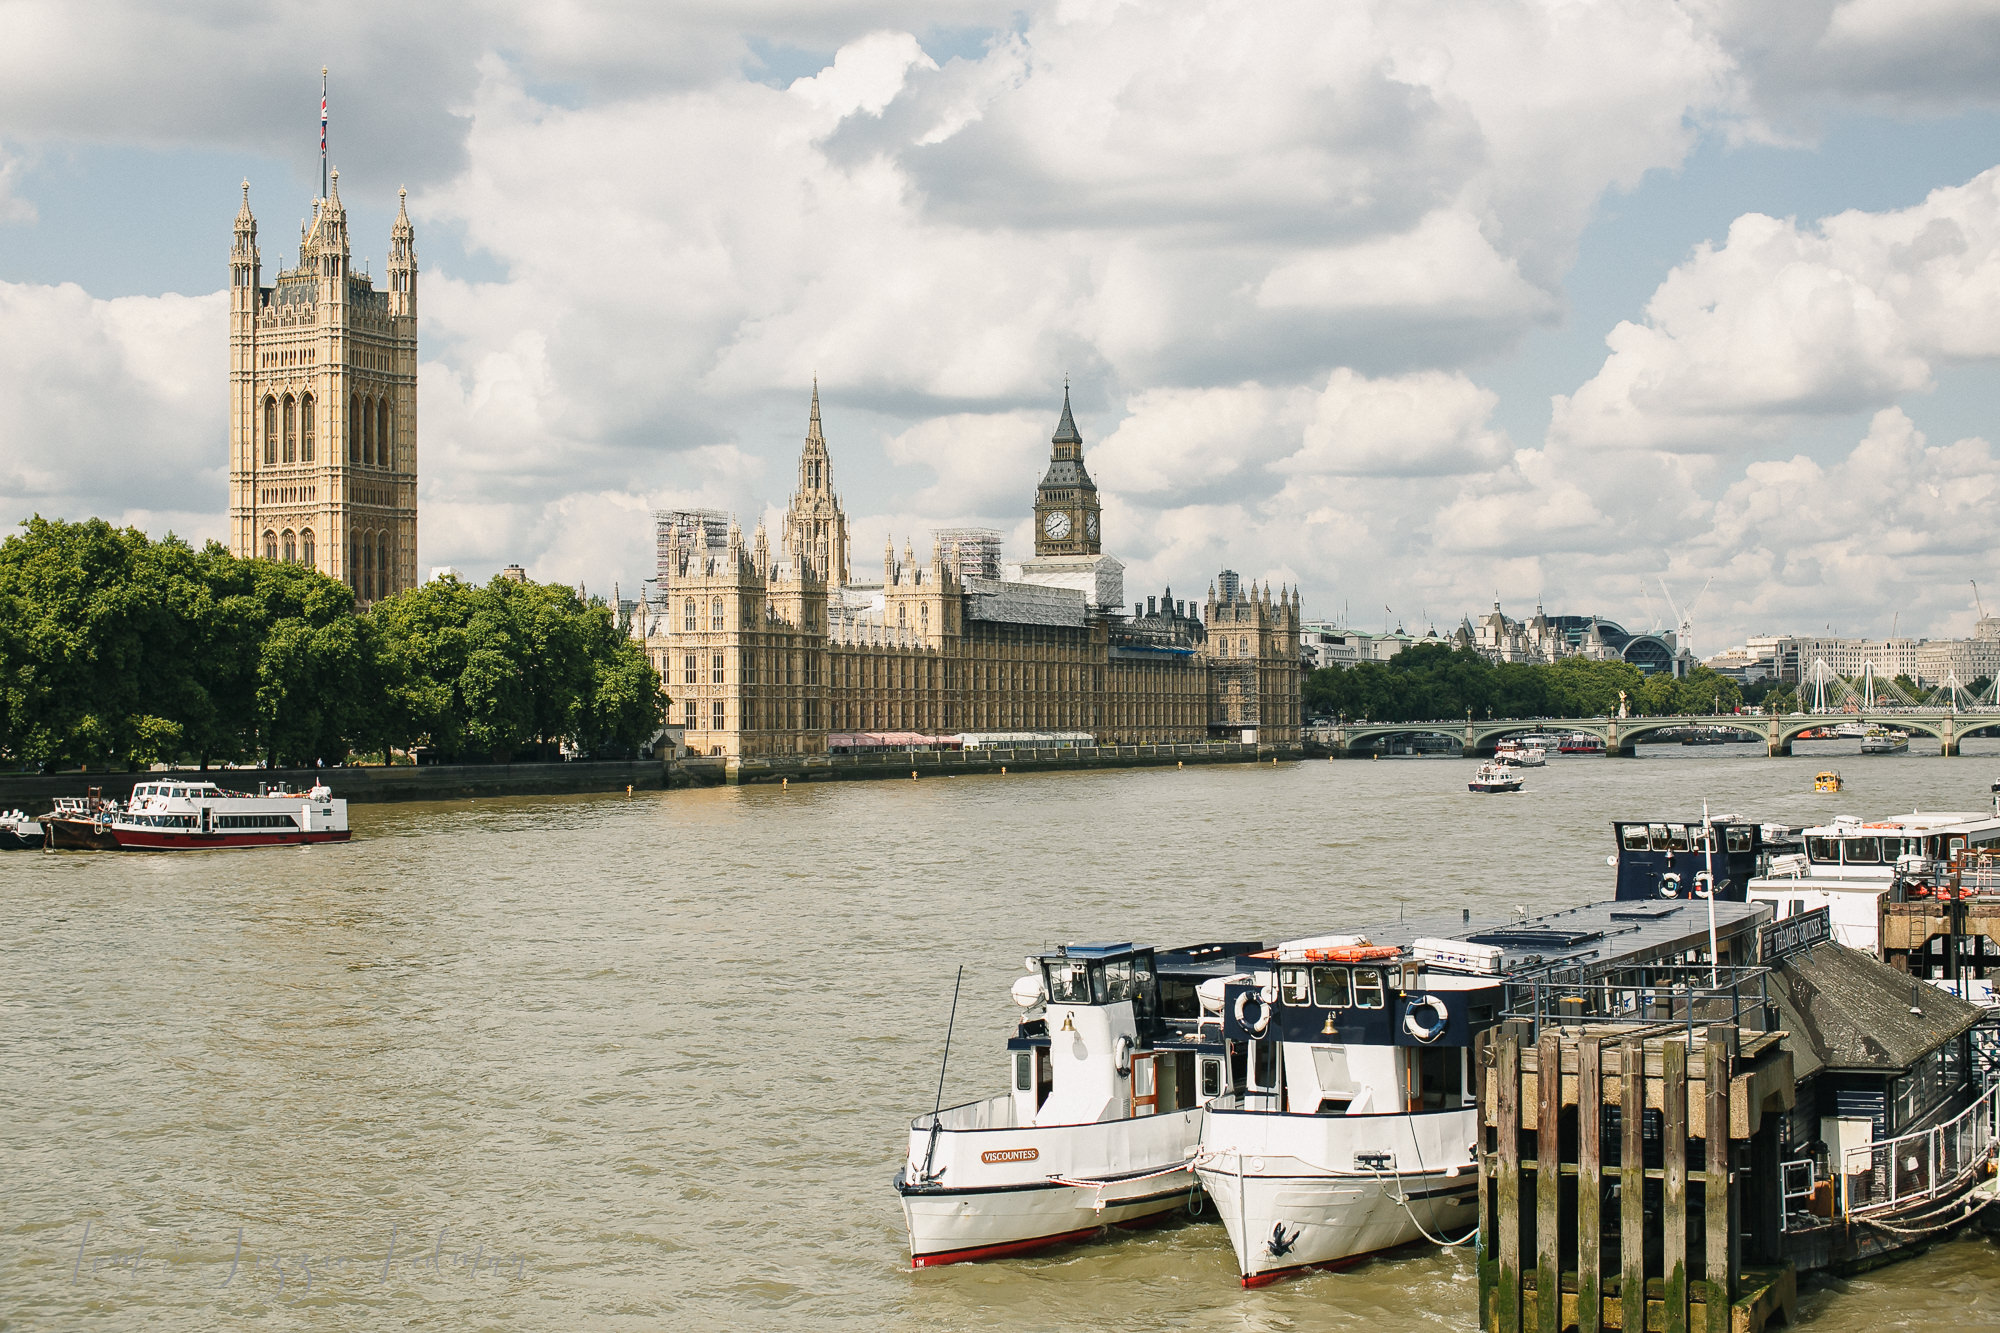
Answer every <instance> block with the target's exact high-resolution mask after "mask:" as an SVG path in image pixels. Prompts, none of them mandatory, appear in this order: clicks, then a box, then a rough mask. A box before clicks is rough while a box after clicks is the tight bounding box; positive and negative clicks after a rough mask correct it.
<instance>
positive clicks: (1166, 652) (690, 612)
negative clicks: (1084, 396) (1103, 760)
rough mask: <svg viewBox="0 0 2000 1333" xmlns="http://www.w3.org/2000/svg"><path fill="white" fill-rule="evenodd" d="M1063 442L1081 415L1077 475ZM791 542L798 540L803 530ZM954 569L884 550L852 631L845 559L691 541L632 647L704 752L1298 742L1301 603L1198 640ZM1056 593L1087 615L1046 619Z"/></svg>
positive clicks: (939, 556)
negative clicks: (1253, 737) (864, 735)
mask: <svg viewBox="0 0 2000 1333" xmlns="http://www.w3.org/2000/svg"><path fill="white" fill-rule="evenodd" d="M1064 434H1068V435H1070V436H1072V437H1074V435H1075V427H1074V425H1073V424H1072V423H1071V422H1070V420H1069V415H1068V413H1067V411H1065V413H1064V423H1063V428H1062V429H1059V430H1058V432H1057V439H1056V440H1055V441H1054V443H1055V444H1056V446H1057V449H1058V450H1059V451H1062V450H1065V449H1066V448H1075V449H1076V450H1077V452H1076V453H1075V454H1074V455H1073V457H1075V458H1076V459H1078V460H1079V461H1080V457H1081V452H1080V447H1079V444H1080V442H1077V441H1074V440H1073V439H1072V440H1069V441H1065V440H1064V439H1063V438H1062V436H1063V435H1064ZM815 455H817V456H818V459H819V460H820V461H821V462H822V463H823V462H824V457H825V442H824V440H823V439H822V438H820V430H819V421H818V414H817V411H815V413H814V416H813V421H812V426H811V428H810V429H809V432H808V437H807V445H806V456H807V460H808V461H812V460H813V459H814V456H815ZM1059 459H1060V455H1059ZM801 475H802V495H801V496H800V497H795V498H794V502H793V507H792V514H793V515H794V516H796V515H798V514H799V513H800V511H801V509H802V508H803V507H805V506H806V505H811V504H813V503H814V501H813V497H812V496H810V495H806V494H804V492H805V491H806V490H807V489H809V488H808V487H807V486H806V485H804V484H803V483H804V482H807V481H810V480H811V479H812V478H811V474H810V473H809V472H807V471H805V470H803V469H802V474H801ZM825 475H826V474H825V473H824V471H822V472H821V473H820V474H819V476H820V477H821V478H824V477H825ZM1092 498H1093V499H1094V496H1093V497H1092ZM802 502H803V503H802ZM815 507H819V508H822V509H824V508H825V506H824V505H816V506H815ZM1094 508H1095V507H1094V505H1093V506H1090V508H1088V509H1085V510H1084V512H1085V513H1086V514H1093V513H1094ZM831 512H837V510H834V511H831ZM842 526H843V528H844V522H843V524H842ZM1094 526H1095V525H1094V524H1088V525H1086V529H1085V530H1086V532H1088V533H1089V536H1088V537H1087V538H1086V540H1090V541H1091V542H1092V544H1093V545H1094V544H1095V543H1094V538H1095V535H1096V534H1095V532H1094V531H1092V529H1094ZM787 527H788V531H787V537H788V539H790V538H791V537H792V534H793V533H795V532H797V531H798V527H797V520H796V517H793V518H788V522H787ZM1073 530H1074V529H1073V528H1072V531H1073ZM841 535H842V538H843V541H844V536H845V534H844V531H843V532H842V534H841ZM1067 535H1068V534H1065V536H1067ZM787 545H788V546H793V545H794V543H793V541H791V540H788V541H787ZM805 549H806V550H807V551H811V552H813V553H814V554H815V555H816V553H817V550H818V549H819V547H818V544H817V543H816V542H815V543H813V544H812V545H810V546H806V547H805ZM828 550H829V555H831V543H829V546H828ZM954 556H955V553H954V552H949V551H945V550H943V549H941V548H938V547H933V549H932V551H931V555H930V559H929V560H928V562H922V563H920V562H919V561H918V560H917V558H916V556H915V553H914V551H913V550H912V548H911V547H910V546H909V545H908V544H905V546H904V548H903V552H902V555H901V557H900V558H898V556H897V554H896V552H895V551H894V550H893V549H890V550H887V551H885V552H884V554H883V566H882V587H881V606H880V611H879V614H878V615H875V616H869V617H856V616H854V615H851V614H844V613H842V611H841V602H840V600H839V598H838V596H837V595H834V596H830V594H829V575H830V574H833V573H834V571H835V570H838V565H837V564H834V562H833V561H831V560H829V561H827V562H826V563H825V564H822V562H821V561H820V560H819V559H817V558H808V559H803V560H802V559H800V558H798V557H797V556H796V555H795V556H794V558H793V559H791V560H783V559H776V558H774V557H773V554H772V552H771V549H770V545H769V542H768V539H767V537H766V535H765V533H764V531H763V529H762V527H761V526H760V527H759V528H758V530H757V532H756V534H755V536H754V538H753V539H752V541H751V542H749V543H747V544H746V543H745V541H744V539H743V534H742V530H741V529H740V528H739V527H737V526H736V525H735V524H731V525H730V529H729V535H728V539H727V542H726V544H724V545H721V546H717V545H715V544H712V543H711V542H710V541H709V539H708V538H707V536H706V534H704V533H703V532H701V531H700V530H699V529H689V530H682V529H676V530H675V531H674V533H673V534H672V535H671V536H670V537H669V539H668V547H667V556H666V561H665V567H664V571H663V573H662V575H661V581H660V591H659V593H658V595H657V596H656V598H655V599H654V600H653V601H652V602H650V603H649V604H647V605H645V606H643V607H641V608H640V611H639V614H638V617H637V619H636V621H635V624H634V632H635V634H637V635H638V637H640V638H642V639H643V640H644V641H645V643H646V647H647V651H648V653H649V654H650V655H651V657H652V660H653V663H654V666H655V667H656V668H657V669H658V670H659V672H660V675H661V677H662V679H663V681H664V683H665V685H666V690H667V693H668V695H669V696H670V697H671V698H672V699H673V701H674V703H673V710H674V711H673V714H672V717H671V720H672V721H673V722H676V723H678V724H680V725H682V726H683V727H684V728H685V729H686V744H687V746H688V748H689V749H690V750H691V751H692V752H693V753H695V754H709V755H723V756H727V757H731V758H771V757H777V756H783V755H799V754H822V753H825V752H826V749H827V738H828V736H829V735H830V734H841V733H852V732H866V731H913V732H920V733H925V734H930V735H939V734H943V735H950V734H955V733H958V732H1005V731H1081V732H1088V733H1090V734H1091V735H1093V736H1095V737H1096V738H1097V739H1098V740H1099V741H1101V742H1104V743H1106V744H1122V745H1140V744H1164V743H1175V742H1187V741H1200V740H1206V739H1209V738H1210V737H1211V736H1213V737H1216V738H1219V739H1229V740H1236V739H1240V738H1241V736H1242V733H1243V732H1244V731H1245V730H1249V729H1254V731H1255V732H1256V734H1257V738H1258V739H1259V740H1260V741H1263V742H1265V743H1275V744H1281V745H1285V744H1293V743H1296V742H1297V740H1298V738H1299V687H1300V684H1301V673H1300V669H1299V655H1298V635H1299V600H1298V595H1297V594H1296V593H1284V592H1280V593H1277V594H1272V593H1271V592H1270V591H1269V590H1268V589H1267V590H1265V591H1264V592H1262V593H1259V592H1258V591H1256V590H1255V589H1254V588H1252V589H1251V590H1250V591H1249V592H1247V593H1243V592H1237V593H1236V594H1235V595H1234V596H1224V597H1218V596H1217V595H1216V594H1215V593H1214V591H1213V590H1211V592H1210V594H1209V600H1208V607H1207V612H1208V619H1209V625H1208V633H1207V635H1206V638H1205V639H1203V638H1200V637H1198V636H1197V635H1193V634H1188V633H1178V634H1172V633H1160V632H1156V631H1154V630H1152V629H1148V628H1144V627H1141V626H1138V625H1136V624H1127V623H1125V622H1123V621H1122V619H1121V618H1119V617H1114V616H1112V615H1108V614H1105V613H1103V612H1101V611H1097V612H1091V613H1089V614H1085V613H1084V609H1083V607H1084V603H1083V600H1082V595H1081V594H1078V593H1065V592H1063V591H1061V590H1052V589H1046V588H1040V587H1024V586H1023V585H1015V584H1004V583H1001V582H999V581H998V580H990V579H978V578H969V577H965V576H962V575H961V573H960V571H959V568H958V563H957V561H956V560H955V558H954ZM1010 590H1011V591H1012V592H1015V593H1018V594H1020V596H1018V597H1013V596H1010V595H1009V594H1010ZM1065 596H1067V597H1068V598H1069V599H1070V600H1069V601H1068V602H1064V601H1063V598H1064V597H1065ZM1038 598H1039V599H1041V600H1039V601H1038V600H1037V599H1038ZM1051 598H1053V599H1054V601H1055V603H1056V604H1057V606H1058V611H1059V612H1060V610H1061V609H1062V608H1063V607H1073V609H1074V612H1075V614H1073V615H1068V616H1065V615H1062V614H1054V615H1051V614H1048V613H1047V611H1048V607H1049V605H1050V601H1049V599H1051ZM1187 623H1189V624H1192V622H1191V621H1189V622H1187ZM1196 628H1198V626H1197V627H1196Z"/></svg>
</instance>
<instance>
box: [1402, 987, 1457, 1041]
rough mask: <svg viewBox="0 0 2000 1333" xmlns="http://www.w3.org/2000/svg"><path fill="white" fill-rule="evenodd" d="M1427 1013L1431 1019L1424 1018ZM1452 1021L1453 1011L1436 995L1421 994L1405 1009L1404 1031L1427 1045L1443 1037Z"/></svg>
mask: <svg viewBox="0 0 2000 1333" xmlns="http://www.w3.org/2000/svg"><path fill="white" fill-rule="evenodd" d="M1425 1014H1428V1015H1429V1017H1430V1021H1428V1022H1426V1021H1425V1020H1424V1017H1423V1015H1425ZM1450 1022H1451V1011H1450V1010H1449V1009H1446V1008H1445V1007H1444V1001H1443V1000H1440V999H1439V998H1438V997H1437V996H1435V995H1421V996H1419V997H1417V998H1416V999H1414V1000H1412V1001H1410V1005H1409V1008H1407V1009H1405V1010H1404V1011H1403V1031H1405V1032H1407V1033H1409V1034H1410V1035H1411V1036H1412V1037H1415V1038H1416V1039H1417V1040H1418V1041H1420V1042H1423V1043H1424V1044H1425V1045H1429V1044H1430V1043H1431V1042H1434V1041H1436V1040H1437V1039H1438V1038H1439V1037H1442V1036H1443V1035H1444V1030H1445V1027H1446V1025H1447V1024H1449V1023H1450Z"/></svg>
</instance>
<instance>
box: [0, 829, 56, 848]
mask: <svg viewBox="0 0 2000 1333" xmlns="http://www.w3.org/2000/svg"><path fill="white" fill-rule="evenodd" d="M48 836H49V835H48V834H47V833H45V832H43V831H42V830H41V828H39V827H36V829H35V831H34V832H33V833H23V832H21V831H19V830H18V829H15V828H11V827H8V826H5V825H0V852H25V851H29V850H31V849H33V848H36V847H40V846H41V845H42V844H43V843H44V842H46V841H47V840H48Z"/></svg>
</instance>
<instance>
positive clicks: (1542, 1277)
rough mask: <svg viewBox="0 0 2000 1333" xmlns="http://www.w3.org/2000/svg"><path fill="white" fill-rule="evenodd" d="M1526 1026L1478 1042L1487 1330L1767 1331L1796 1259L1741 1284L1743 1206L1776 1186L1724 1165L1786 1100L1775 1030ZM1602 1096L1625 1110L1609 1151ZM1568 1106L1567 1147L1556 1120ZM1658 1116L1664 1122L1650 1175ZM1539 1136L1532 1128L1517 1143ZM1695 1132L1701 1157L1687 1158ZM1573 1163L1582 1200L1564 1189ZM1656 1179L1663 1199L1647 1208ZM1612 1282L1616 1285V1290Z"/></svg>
mask: <svg viewBox="0 0 2000 1333" xmlns="http://www.w3.org/2000/svg"><path fill="white" fill-rule="evenodd" d="M1525 1028H1526V1025H1525V1024H1513V1023H1509V1024H1505V1025H1503V1026H1502V1027H1500V1028H1498V1029H1496V1030H1494V1031H1493V1032H1492V1033H1491V1034H1488V1035H1487V1036H1485V1037H1484V1038H1483V1039H1482V1041H1481V1043H1480V1045H1479V1046H1478V1047H1477V1050H1478V1054H1479V1060H1478V1067H1479V1088H1478V1098H1479V1105H1480V1108H1481V1109H1480V1116H1481V1120H1480V1128H1479V1143H1480V1149H1481V1151H1480V1180H1479V1188H1480V1219H1481V1228H1482V1234H1481V1237H1480V1252H1479V1253H1480V1268H1479V1293H1480V1296H1479V1299H1480V1324H1481V1326H1482V1328H1484V1329H1486V1330H1488V1333H1567V1330H1569V1329H1572V1328H1574V1329H1576V1330H1577V1333H1605V1330H1607V1329H1611V1328H1617V1329H1620V1330H1625V1331H1629V1333H1725V1330H1728V1331H1730V1333H1737V1331H1739V1330H1740V1331H1741V1333H1758V1330H1761V1329H1762V1328H1763V1326H1764V1323H1765V1320H1766V1319H1767V1318H1769V1317H1770V1316H1771V1315H1773V1314H1774V1313H1778V1312H1780V1311H1783V1312H1785V1313H1789V1307H1790V1305H1791V1304H1792V1301H1793V1299H1794V1298H1791V1297H1788V1296H1786V1295H1785V1294H1784V1293H1785V1292H1787V1291H1789V1290H1790V1288H1789V1287H1788V1286H1787V1285H1786V1283H1787V1282H1788V1280H1789V1271H1790V1270H1789V1269H1782V1268H1781V1269H1771V1270H1758V1271H1757V1272H1756V1274H1755V1280H1751V1279H1750V1278H1746V1277H1745V1276H1744V1273H1743V1269H1742V1255H1741V1254H1740V1252H1739V1249H1738V1239H1737V1235H1738V1232H1739V1230H1740V1229H1741V1226H1742V1225H1743V1222H1744V1219H1745V1218H1746V1217H1750V1216H1762V1215H1763V1212H1762V1204H1763V1202H1764V1196H1765V1195H1767V1194H1770V1193H1771V1192H1772V1191H1774V1190H1776V1189H1777V1188H1778V1182H1777V1181H1776V1179H1775V1178H1769V1179H1767V1178H1765V1177H1766V1176H1768V1174H1769V1173H1768V1172H1767V1173H1764V1175H1757V1174H1756V1171H1757V1168H1756V1167H1755V1166H1754V1164H1753V1165H1752V1167H1751V1168H1750V1170H1749V1171H1746V1172H1741V1173H1736V1172H1732V1170H1731V1165H1732V1163H1734V1162H1735V1161H1736V1160H1737V1159H1738V1157H1739V1155H1740V1151H1741V1149H1742V1148H1743V1147H1744V1145H1746V1144H1747V1143H1748V1142H1749V1141H1750V1139H1751V1138H1752V1137H1753V1136H1754V1135H1755V1134H1756V1133H1757V1132H1758V1130H1759V1124H1760V1122H1761V1120H1762V1118H1763V1115H1764V1114H1765V1113H1766V1112H1767V1111H1768V1110H1769V1109H1770V1108H1771V1107H1772V1106H1774V1105H1775V1106H1778V1107H1781V1108H1782V1106H1784V1105H1786V1104H1789V1103H1790V1101H1791V1099H1792V1091H1791V1086H1790V1070H1791V1063H1790V1059H1789V1056H1788V1055H1787V1054H1786V1053H1785V1052H1784V1051H1783V1049H1782V1046H1781V1044H1780V1040H1779V1034H1774V1033H1768V1032H1753V1033H1749V1034H1743V1033H1739V1032H1738V1031H1737V1030H1736V1029H1735V1028H1734V1027H1731V1026H1729V1025H1726V1024H1716V1025H1714V1026H1712V1027H1711V1028H1709V1029H1708V1030H1707V1031H1706V1032H1703V1031H1702V1030H1700V1029H1697V1030H1696V1031H1695V1033H1694V1034H1692V1039H1691V1034H1689V1032H1688V1030H1687V1029H1686V1027H1685V1026H1684V1019H1683V1020H1680V1021H1676V1022H1674V1023H1671V1024H1665V1025H1663V1024H1653V1023H1638V1024H1618V1025H1602V1026H1598V1027H1596V1028H1595V1030H1592V1025H1590V1024H1587V1023H1583V1024H1577V1025H1575V1026H1572V1027H1568V1028H1563V1027H1558V1026H1556V1025H1555V1024H1553V1023H1552V1024H1550V1025H1549V1026H1548V1027H1547V1028H1546V1029H1544V1031H1543V1032H1542V1034H1541V1037H1540V1039H1539V1040H1538V1041H1534V1042H1533V1043H1532V1044H1531V1043H1530V1042H1529V1040H1528V1037H1527V1032H1526V1031H1525ZM1694 1042H1699V1043H1701V1044H1700V1045H1698V1046H1697V1045H1694ZM1572 1070H1573V1071H1574V1074H1573V1075H1572V1074H1571V1073H1570V1071H1572ZM1530 1079H1532V1080H1533V1082H1532V1084H1531V1083H1530V1082H1529V1080H1530ZM1733 1085H1740V1086H1733ZM1531 1089H1532V1091H1531ZM1738 1098H1741V1099H1742V1104H1741V1105H1738V1104H1737V1099H1738ZM1609 1106H1616V1107H1618V1110H1619V1121H1620V1130H1621V1132H1620V1135H1619V1139H1618V1141H1617V1143H1616V1144H1615V1145H1610V1144H1606V1143H1605V1142H1604V1128H1603V1126H1604V1118H1605V1116H1606V1115H1607V1114H1608V1112H1607V1111H1606V1108H1607V1107H1609ZM1572 1107H1574V1108H1575V1114H1576V1117H1577V1120H1576V1133H1575V1136H1574V1145H1573V1147H1572V1146H1571V1145H1570V1144H1569V1143H1567V1142H1566V1141H1565V1134H1564V1130H1563V1119H1564V1117H1565V1116H1566V1115H1567V1114H1568V1113H1569V1110H1570V1108H1572ZM1649 1111H1652V1112H1654V1113H1656V1115H1657V1125H1658V1129H1659V1134H1658V1143H1659V1148H1658V1152H1659V1156H1658V1158H1657V1159H1656V1165H1655V1166H1654V1167H1653V1168H1652V1169H1651V1170H1648V1168H1647V1164H1646V1152H1647V1149H1648V1147H1649V1146H1650V1143H1651V1140H1650V1139H1649V1138H1648V1136H1647V1133H1646V1124H1647V1119H1646V1117H1647V1113H1648V1112H1649ZM1529 1132H1532V1133H1533V1136H1534V1137H1533V1140H1532V1142H1531V1143H1529V1144H1526V1145H1524V1144H1523V1143H1522V1137H1523V1135H1524V1134H1526V1133H1529ZM1696 1138H1698V1139H1700V1140H1702V1144H1701V1153H1702V1156H1701V1158H1700V1159H1699V1160H1697V1161H1694V1162H1690V1161H1689V1160H1688V1155H1689V1150H1690V1147H1691V1146H1692V1145H1691V1144H1690V1140H1691V1139H1696ZM1614 1146H1615V1151H1616V1152H1617V1155H1618V1163H1617V1166H1616V1167H1615V1168H1608V1167H1607V1165H1606V1162H1605V1157H1606V1155H1607V1152H1608V1151H1610V1150H1613V1149H1614ZM1524 1148H1525V1149H1526V1152H1524V1151H1523V1150H1524ZM1527 1153H1532V1154H1533V1158H1532V1160H1528V1159H1527ZM1607 1169H1613V1170H1615V1171H1616V1172H1617V1175H1616V1176H1615V1180H1616V1181H1617V1185H1618V1200H1619V1217H1618V1230H1617V1233H1616V1234H1617V1237H1618V1240H1617V1245H1618V1251H1619V1254H1618V1260H1617V1263H1616V1276H1615V1278H1610V1279H1607V1278H1606V1276H1605V1272H1604V1269H1605V1263H1606V1260H1607V1256H1606V1255H1605V1253H1604V1244H1603V1237H1604V1230H1605V1225H1606V1222H1607V1219H1606V1217H1605V1215H1604V1202H1603V1201H1604V1196H1605V1186H1606V1184H1607V1181H1606V1178H1605V1173H1606V1171H1607ZM1572 1174H1573V1175H1574V1177H1575V1185H1576V1195H1575V1198H1574V1201H1573V1202H1572V1201H1571V1200H1570V1198H1569V1196H1568V1191H1567V1184H1568V1178H1569V1177H1570V1176H1571V1175H1572ZM1530 1182H1532V1183H1530ZM1695 1184H1699V1185H1700V1186H1701V1190H1702V1197H1701V1199H1700V1200H1699V1201H1698V1202H1695V1203H1694V1204H1693V1207H1695V1208H1697V1209H1699V1210H1700V1214H1701V1217H1700V1229H1701V1231H1702V1236H1703V1241H1702V1243H1701V1245H1700V1246H1698V1247H1697V1248H1698V1251H1699V1252H1691V1250H1690V1244H1689V1242H1690V1239H1691V1233H1692V1232H1693V1231H1694V1230H1695V1227H1696V1224H1695V1223H1694V1222H1693V1221H1692V1220H1691V1218H1690V1211H1689V1210H1690V1193H1691V1191H1690V1186H1692V1185H1695ZM1648 1186H1651V1187H1652V1188H1653V1189H1654V1191H1655V1195H1654V1197H1655V1199H1656V1201H1657V1204H1656V1211H1655V1214H1654V1216H1653V1217H1652V1218H1650V1219H1649V1218H1648V1216H1647V1213H1646V1192H1647V1188H1648ZM1753 1186H1754V1189H1753ZM1529 1190H1532V1191H1533V1194H1534V1202H1533V1204H1532V1205H1530V1204H1529V1203H1528V1200H1527V1198H1526V1197H1525V1196H1526V1194H1527V1192H1528V1191H1529ZM1746 1210H1747V1211H1746ZM1572 1227H1573V1228H1575V1231H1574V1237H1573V1243H1574V1247H1575V1248H1574V1255H1575V1271H1574V1272H1569V1271H1565V1268H1564V1256H1565V1253H1566V1252H1568V1251H1569V1248H1570V1246H1571V1244H1572V1234H1571V1228H1572ZM1649 1249H1650V1251H1651V1254H1650V1255H1649ZM1649 1260H1650V1261H1649ZM1613 1282H1615V1283H1616V1286H1617V1293H1616V1295H1615V1296H1611V1297H1607V1289H1608V1288H1609V1287H1610V1286H1611V1285H1612V1283H1613ZM1565 1289H1567V1291H1568V1292H1574V1295H1573V1296H1572V1295H1568V1294H1567V1292H1566V1290H1565ZM1773 1293H1777V1294H1776V1295H1774V1294H1773ZM1697 1315H1698V1316H1699V1318H1698V1320H1697V1319H1696V1318H1695V1316H1697Z"/></svg>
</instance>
